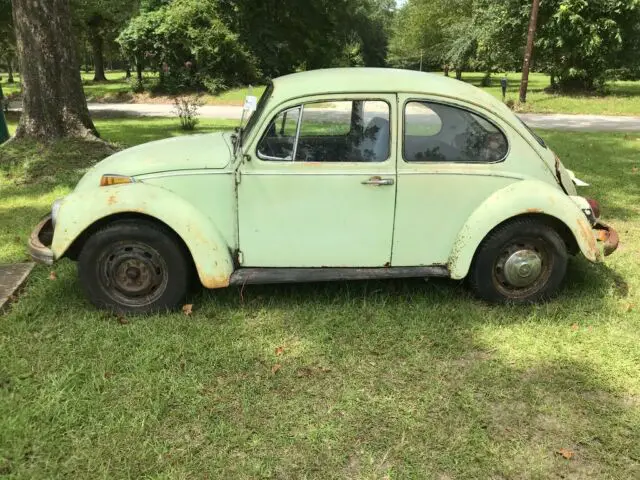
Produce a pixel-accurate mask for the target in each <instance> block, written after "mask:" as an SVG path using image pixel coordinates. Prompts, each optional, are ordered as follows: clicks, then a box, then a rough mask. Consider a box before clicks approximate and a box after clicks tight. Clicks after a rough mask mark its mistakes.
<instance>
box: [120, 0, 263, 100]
mask: <svg viewBox="0 0 640 480" xmlns="http://www.w3.org/2000/svg"><path fill="white" fill-rule="evenodd" d="M216 9H217V2H215V1H213V0H201V1H200V2H194V1H192V0H174V1H173V2H171V3H170V4H168V5H167V6H165V7H163V8H161V9H160V10H157V11H154V12H149V13H143V14H141V15H140V16H138V17H135V18H134V19H133V20H132V21H131V22H130V23H129V25H128V26H127V28H125V30H124V31H123V32H121V34H120V36H119V37H118V42H119V43H120V45H121V46H122V48H123V50H124V52H125V54H126V55H127V56H129V57H130V58H144V59H145V60H146V62H147V63H148V64H151V65H152V66H153V67H155V68H156V69H157V70H158V71H160V72H162V75H161V78H160V82H159V83H158V85H157V86H156V87H155V88H154V90H155V91H156V92H157V93H171V94H177V93H181V92H185V91H202V90H207V91H209V92H211V93H217V92H219V91H220V90H221V89H223V88H228V87H233V86H237V85H244V84H248V83H254V82H255V81H256V80H257V79H258V78H259V71H258V68H257V61H256V59H255V58H254V57H253V56H252V55H251V54H250V53H249V52H248V51H247V49H246V48H245V47H244V46H243V45H242V43H241V42H240V40H239V38H238V36H237V35H236V34H234V33H233V32H232V31H231V30H230V29H229V28H228V27H227V26H226V25H225V24H224V23H223V22H222V21H221V20H220V18H219V15H218V12H217V11H216Z"/></svg>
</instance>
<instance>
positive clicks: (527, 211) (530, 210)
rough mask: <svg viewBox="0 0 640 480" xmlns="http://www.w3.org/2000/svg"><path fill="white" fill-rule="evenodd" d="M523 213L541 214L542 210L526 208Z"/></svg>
mask: <svg viewBox="0 0 640 480" xmlns="http://www.w3.org/2000/svg"><path fill="white" fill-rule="evenodd" d="M524 212H525V213H543V210H542V209H541V208H527V209H526V210H525V211H524Z"/></svg>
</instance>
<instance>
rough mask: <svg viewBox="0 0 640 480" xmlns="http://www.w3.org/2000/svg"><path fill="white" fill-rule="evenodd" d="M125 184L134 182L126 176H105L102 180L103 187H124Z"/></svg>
mask: <svg viewBox="0 0 640 480" xmlns="http://www.w3.org/2000/svg"><path fill="white" fill-rule="evenodd" d="M125 183H134V180H133V178H131V177H126V176H124V175H103V176H102V178H100V186H101V187H110V186H111V185H122V184H125Z"/></svg>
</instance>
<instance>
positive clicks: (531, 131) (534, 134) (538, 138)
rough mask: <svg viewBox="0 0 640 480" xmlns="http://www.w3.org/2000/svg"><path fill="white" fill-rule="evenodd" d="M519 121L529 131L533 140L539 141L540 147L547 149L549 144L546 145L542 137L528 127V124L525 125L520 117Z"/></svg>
mask: <svg viewBox="0 0 640 480" xmlns="http://www.w3.org/2000/svg"><path fill="white" fill-rule="evenodd" d="M518 119H519V120H520V122H521V123H522V125H524V128H526V129H527V130H528V131H529V133H530V134H531V135H533V138H535V139H536V141H537V142H538V143H539V144H540V145H542V146H543V147H544V148H547V144H546V143H545V141H544V140H543V139H542V137H541V136H540V135H538V134H537V133H536V132H534V131H533V130H531V127H529V125H527V124H526V123H524V121H523V120H522V119H521V118H520V117H518Z"/></svg>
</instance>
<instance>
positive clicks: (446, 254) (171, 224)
mask: <svg viewBox="0 0 640 480" xmlns="http://www.w3.org/2000/svg"><path fill="white" fill-rule="evenodd" d="M576 184H581V181H580V180H578V179H577V178H576V177H575V175H574V174H573V173H572V172H571V171H569V170H567V169H566V168H565V167H564V165H563V164H562V162H561V161H560V159H559V158H558V157H557V156H556V155H555V154H554V153H553V151H551V150H550V149H549V148H548V146H547V145H546V144H545V142H544V141H543V140H542V139H541V138H539V137H538V136H537V135H536V134H535V133H534V132H532V131H531V130H530V129H529V128H528V127H527V126H526V125H525V124H524V123H523V122H521V121H520V120H519V119H518V117H516V116H515V115H514V114H513V113H512V112H511V111H510V110H509V109H508V108H507V107H506V106H505V105H504V104H502V103H501V102H499V101H498V100H496V99H495V98H494V97H492V96H491V95H489V94H487V93H485V92H483V91H482V90H480V89H478V88H475V87H473V86H470V85H468V84H466V83H463V82H460V81H457V80H453V79H449V78H445V77H443V76H439V75H433V74H426V73H419V72H412V71H404V70H393V69H368V68H350V69H326V70H317V71H310V72H305V73H297V74H293V75H288V76H284V77H281V78H278V79H275V80H274V81H272V82H271V83H270V85H269V86H268V87H267V89H266V91H265V93H264V94H263V95H262V97H261V99H260V102H259V103H258V105H257V107H256V110H255V112H254V113H253V115H251V117H250V120H249V121H248V123H247V124H246V125H244V126H243V127H242V128H240V129H237V130H236V132H235V133H211V134H204V135H194V136H184V137H179V138H171V139H167V140H161V141H157V142H152V143H148V144H143V145H140V146H137V147H134V148H130V149H128V150H124V151H121V152H119V153H116V154H115V155H113V156H111V157H110V158H107V159H106V160H104V161H102V162H101V163H99V164H98V165H96V166H95V167H93V168H92V169H91V170H90V171H89V172H88V173H87V174H86V175H85V176H84V177H83V179H82V180H81V181H80V182H79V183H78V185H77V186H76V188H75V189H74V190H73V192H72V193H71V194H69V195H68V196H66V197H65V198H63V199H61V200H59V201H57V202H56V203H55V204H54V206H53V208H52V213H51V215H50V216H48V217H47V218H45V219H44V220H43V222H42V223H41V224H40V225H38V226H37V227H36V228H35V230H34V232H33V234H32V236H31V239H30V242H29V248H30V252H31V255H32V257H33V258H34V259H36V260H37V261H40V262H42V263H46V264H51V263H53V262H54V261H57V260H59V259H61V258H64V257H68V258H71V259H73V260H77V261H78V269H79V275H80V278H81V281H82V285H83V286H84V288H85V289H86V291H87V294H88V296H89V297H90V299H91V300H92V301H93V302H94V303H95V304H96V305H98V306H101V307H106V308H109V309H114V310H119V311H129V312H147V311H157V310H161V309H165V308H172V307H174V306H176V305H179V304H180V302H181V301H182V300H183V299H184V297H185V295H186V294H187V291H188V284H189V281H190V279H191V278H192V273H194V272H195V273H196V274H197V277H198V278H199V281H200V283H201V284H202V285H203V286H204V287H207V288H211V289H217V288H223V287H227V286H229V285H232V284H249V283H274V282H299V281H324V280H345V279H346V280H348V279H366V278H396V277H423V276H424V277H427V276H441V277H449V278H453V279H465V278H467V279H468V280H469V283H470V285H471V286H472V287H473V289H474V290H475V292H476V293H477V294H478V295H479V296H480V297H482V298H484V299H486V300H489V301H498V302H499V301H514V302H532V301H537V300H542V299H546V298H549V297H550V296H552V295H553V294H554V293H555V292H556V291H557V290H558V288H559V286H560V285H561V283H562V281H563V278H564V275H565V271H566V265H567V258H568V256H569V255H572V254H582V255H583V256H584V257H585V258H587V259H588V260H589V261H591V262H601V261H602V260H603V258H604V256H606V255H609V254H611V253H612V252H613V251H614V250H615V249H616V247H617V244H618V239H617V234H616V232H615V230H613V229H612V228H611V227H609V226H608V225H606V224H605V223H603V222H602V221H601V220H600V212H599V206H598V204H597V202H595V201H594V200H589V199H586V198H583V197H582V196H580V195H578V194H577V190H576Z"/></svg>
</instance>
